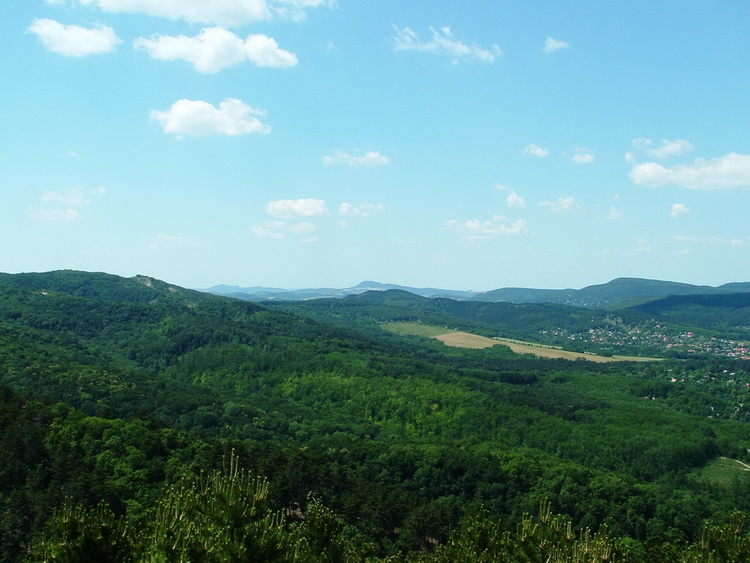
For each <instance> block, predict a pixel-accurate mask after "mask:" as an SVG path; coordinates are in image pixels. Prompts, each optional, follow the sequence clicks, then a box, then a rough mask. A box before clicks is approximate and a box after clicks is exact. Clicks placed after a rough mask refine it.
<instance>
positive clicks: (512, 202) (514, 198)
mask: <svg viewBox="0 0 750 563" xmlns="http://www.w3.org/2000/svg"><path fill="white" fill-rule="evenodd" d="M505 203H506V205H507V206H508V207H521V208H525V207H526V200H525V199H523V198H522V197H521V196H520V195H518V194H517V193H516V192H514V191H513V192H510V193H509V194H508V197H506V198H505Z"/></svg>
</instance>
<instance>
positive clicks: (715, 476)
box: [698, 457, 750, 487]
mask: <svg viewBox="0 0 750 563" xmlns="http://www.w3.org/2000/svg"><path fill="white" fill-rule="evenodd" d="M698 478H699V479H701V480H704V481H708V482H709V483H713V484H714V485H719V486H722V487H731V486H732V485H733V484H735V483H737V482H738V481H745V480H747V479H750V466H748V465H747V464H746V463H744V462H742V461H739V460H737V459H731V458H728V457H718V458H716V459H715V460H713V461H712V462H711V463H709V464H708V465H706V466H705V467H704V468H702V469H700V470H699V471H698Z"/></svg>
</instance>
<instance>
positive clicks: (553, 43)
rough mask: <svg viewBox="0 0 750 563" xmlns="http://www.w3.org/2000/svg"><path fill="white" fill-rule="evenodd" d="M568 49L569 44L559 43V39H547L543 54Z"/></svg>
mask: <svg viewBox="0 0 750 563" xmlns="http://www.w3.org/2000/svg"><path fill="white" fill-rule="evenodd" d="M568 47H570V43H566V42H565V41H560V40H559V39H553V38H552V37H547V39H546V41H545V42H544V52H545V53H554V52H555V51H557V50H558V49H567V48H568Z"/></svg>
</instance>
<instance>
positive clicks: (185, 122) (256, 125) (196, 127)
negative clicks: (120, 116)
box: [149, 98, 271, 138]
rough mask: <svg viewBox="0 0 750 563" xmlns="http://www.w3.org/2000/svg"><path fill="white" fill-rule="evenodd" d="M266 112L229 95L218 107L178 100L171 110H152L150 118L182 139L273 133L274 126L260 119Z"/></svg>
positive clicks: (200, 102)
mask: <svg viewBox="0 0 750 563" xmlns="http://www.w3.org/2000/svg"><path fill="white" fill-rule="evenodd" d="M265 113H266V112H265V111H263V110H261V109H257V108H252V107H250V106H248V105H247V104H245V103H244V102H242V101H241V100H237V99H234V98H227V99H226V100H224V101H223V102H221V103H220V104H219V107H218V108H217V107H214V106H213V105H211V104H209V103H208V102H203V101H200V100H178V101H176V102H175V103H173V104H172V107H171V108H169V109H168V110H165V111H159V110H152V111H150V112H149V117H150V118H151V120H152V121H156V122H157V123H159V125H161V127H162V129H163V130H164V132H165V133H171V134H173V135H176V136H177V137H178V138H182V137H183V136H185V135H189V136H193V137H199V136H206V135H229V136H236V135H247V134H248V133H262V134H265V133H270V132H271V127H269V126H268V125H265V124H264V123H263V122H261V120H260V119H259V118H258V117H259V116H263V115H265Z"/></svg>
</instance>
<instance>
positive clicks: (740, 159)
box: [630, 153, 750, 190]
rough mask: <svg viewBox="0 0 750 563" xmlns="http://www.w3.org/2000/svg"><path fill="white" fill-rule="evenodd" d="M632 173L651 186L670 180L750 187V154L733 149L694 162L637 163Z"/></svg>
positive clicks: (705, 186)
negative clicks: (670, 163) (679, 163)
mask: <svg viewBox="0 0 750 563" xmlns="http://www.w3.org/2000/svg"><path fill="white" fill-rule="evenodd" d="M630 177H631V178H632V179H633V182H635V183H636V184H638V185H641V186H648V187H659V186H666V185H669V184H674V185H677V186H682V187H684V188H689V189H691V190H718V189H725V188H740V187H750V155H746V154H737V153H730V154H728V155H726V156H722V157H719V158H713V159H705V158H699V159H696V160H695V161H694V162H693V163H692V164H681V165H677V166H673V167H665V166H662V165H661V164H659V163H657V162H644V163H643V164H636V165H635V166H633V168H632V169H631V170H630Z"/></svg>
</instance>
